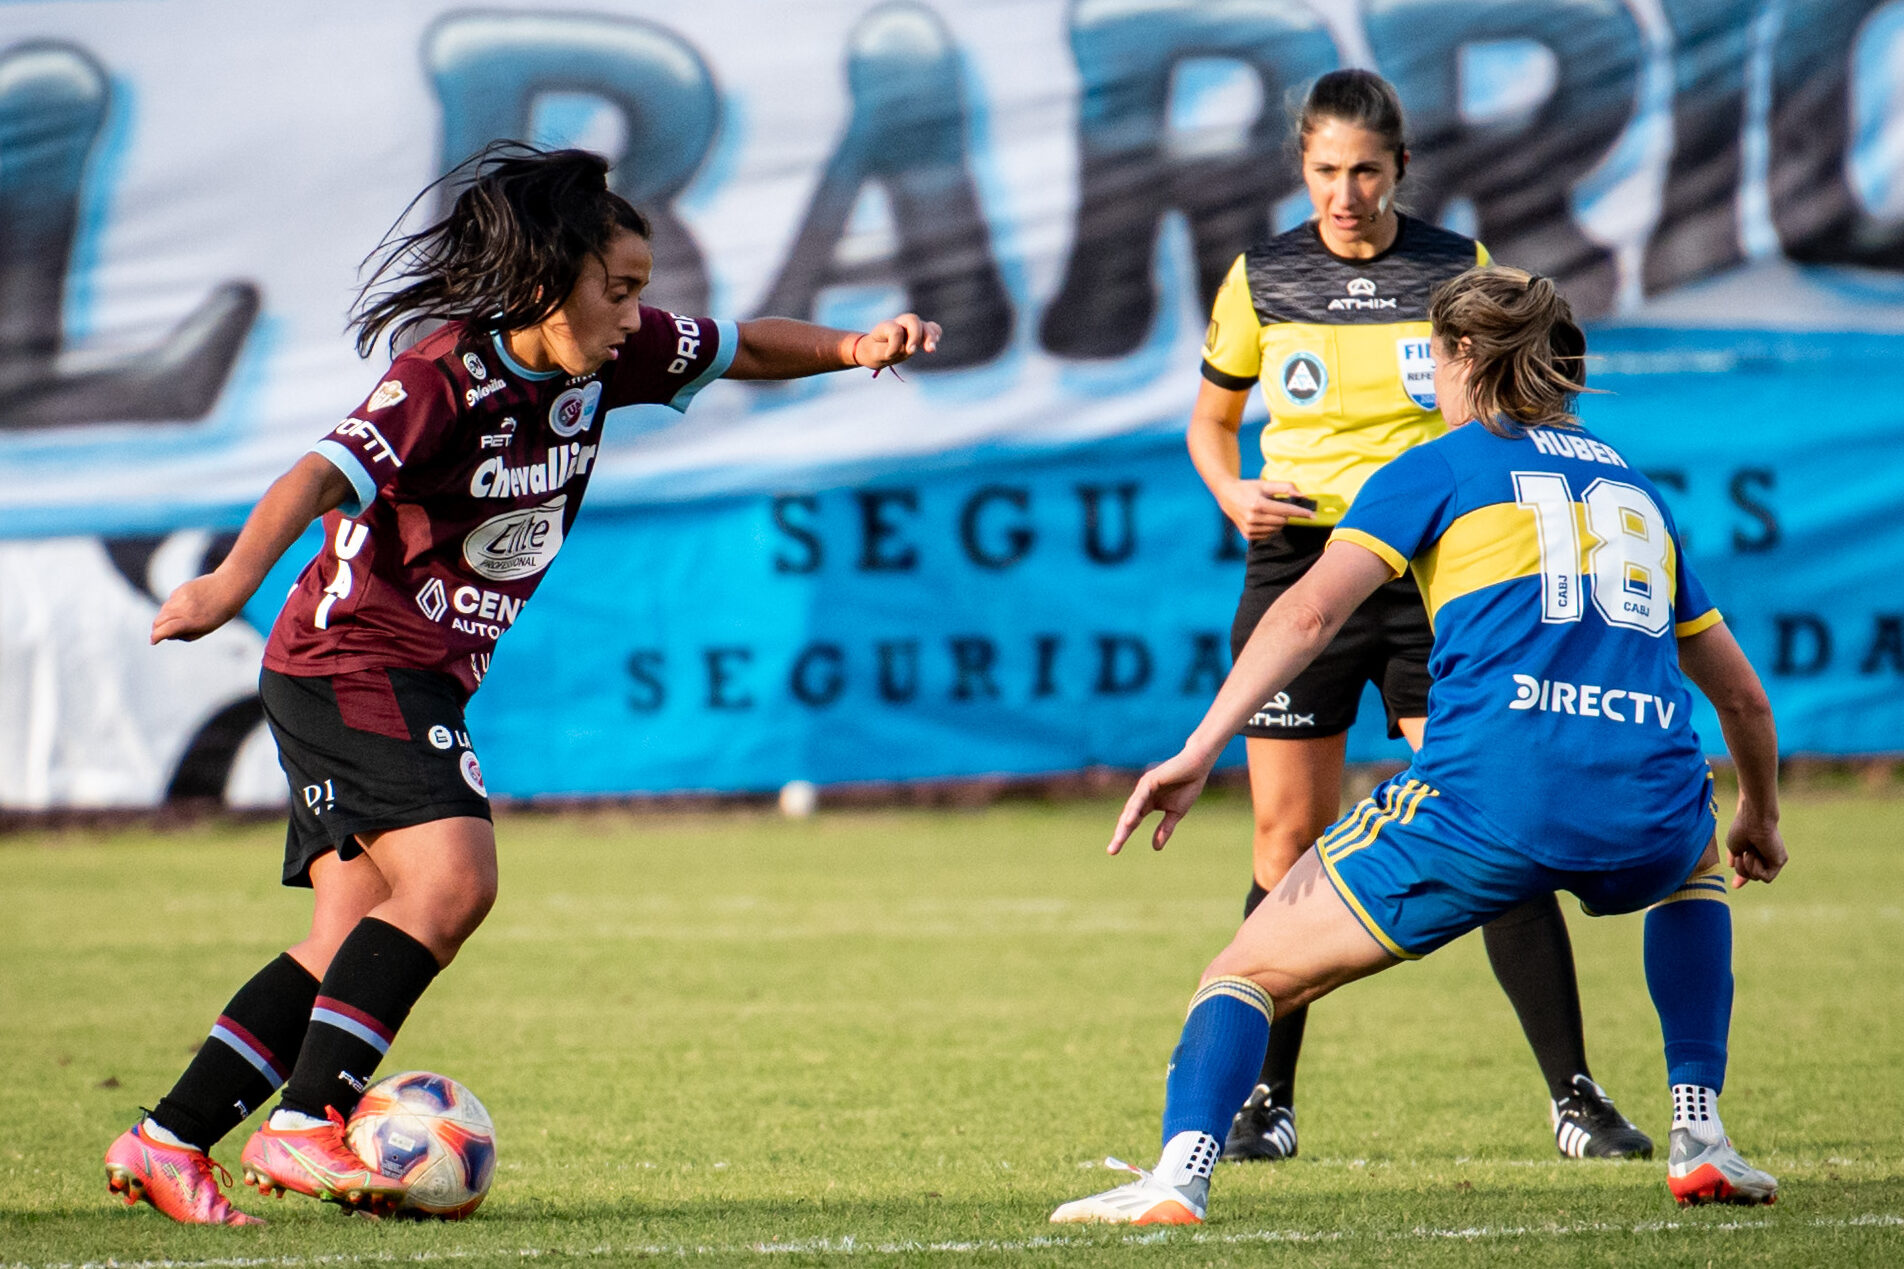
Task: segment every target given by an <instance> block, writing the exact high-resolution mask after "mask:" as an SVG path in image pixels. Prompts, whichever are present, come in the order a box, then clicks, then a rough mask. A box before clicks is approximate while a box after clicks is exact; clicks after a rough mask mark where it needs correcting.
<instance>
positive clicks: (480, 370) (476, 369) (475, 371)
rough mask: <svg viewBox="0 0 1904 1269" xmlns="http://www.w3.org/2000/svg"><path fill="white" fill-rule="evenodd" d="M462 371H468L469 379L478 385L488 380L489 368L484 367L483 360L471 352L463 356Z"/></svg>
mask: <svg viewBox="0 0 1904 1269" xmlns="http://www.w3.org/2000/svg"><path fill="white" fill-rule="evenodd" d="M463 369H465V370H467V371H469V377H470V378H472V379H474V380H476V382H478V383H481V382H482V381H483V380H485V379H487V378H489V367H488V366H485V365H484V364H483V359H482V358H481V357H478V356H477V355H476V354H475V353H473V352H471V353H464V354H463Z"/></svg>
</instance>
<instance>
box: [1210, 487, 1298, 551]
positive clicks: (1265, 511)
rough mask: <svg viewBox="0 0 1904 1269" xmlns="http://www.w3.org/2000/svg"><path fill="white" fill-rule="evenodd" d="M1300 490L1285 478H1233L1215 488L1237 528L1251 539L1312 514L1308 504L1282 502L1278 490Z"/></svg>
mask: <svg viewBox="0 0 1904 1269" xmlns="http://www.w3.org/2000/svg"><path fill="white" fill-rule="evenodd" d="M1301 492H1302V491H1301V490H1299V489H1297V488H1296V487H1295V486H1294V485H1292V484H1290V483H1289V482H1288V481H1286V480H1241V479H1239V480H1233V481H1231V482H1229V483H1228V484H1226V485H1224V486H1222V487H1221V488H1220V489H1218V490H1217V502H1218V503H1219V504H1220V505H1221V506H1222V508H1223V514H1224V515H1226V516H1228V517H1229V518H1230V523H1231V524H1233V525H1235V526H1236V531H1237V532H1238V533H1241V534H1242V535H1243V536H1244V537H1245V538H1248V539H1249V540H1250V541H1252V542H1253V541H1256V540H1257V539H1259V538H1266V537H1268V536H1269V535H1270V534H1272V533H1274V532H1276V531H1277V530H1278V529H1280V528H1282V527H1283V526H1284V525H1285V524H1288V523H1289V522H1290V521H1291V520H1295V519H1299V518H1306V517H1308V516H1311V515H1314V514H1315V513H1314V512H1312V511H1310V510H1309V508H1307V507H1304V506H1301V505H1299V504H1297V503H1293V502H1282V501H1279V500H1278V499H1277V495H1278V494H1298V495H1300V493H1301Z"/></svg>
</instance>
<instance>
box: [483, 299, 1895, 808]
mask: <svg viewBox="0 0 1904 1269" xmlns="http://www.w3.org/2000/svg"><path fill="white" fill-rule="evenodd" d="M1593 347H1594V351H1595V353H1596V355H1597V356H1596V367H1597V368H1596V370H1595V371H1594V372H1593V374H1592V378H1593V380H1594V382H1595V384H1596V385H1597V386H1599V387H1601V388H1603V389H1604V390H1605V393H1606V395H1601V396H1594V397H1590V398H1588V399H1587V401H1586V403H1585V406H1584V413H1585V416H1586V419H1587V421H1588V423H1589V424H1590V425H1591V426H1592V427H1594V428H1595V429H1597V430H1598V431H1599V432H1600V434H1601V435H1603V436H1605V437H1606V438H1607V439H1609V440H1610V441H1612V442H1613V443H1614V444H1615V445H1616V446H1618V447H1619V448H1620V449H1621V450H1622V452H1623V453H1625V454H1626V456H1627V457H1628V458H1629V460H1631V461H1632V462H1633V463H1634V465H1635V466H1637V467H1640V468H1641V469H1643V470H1644V471H1646V472H1647V473H1648V475H1649V476H1651V477H1652V478H1653V479H1654V480H1655V481H1656V482H1657V483H1658V484H1659V485H1660V487H1661V489H1662V491H1663V492H1664V493H1665V494H1666V495H1667V497H1668V500H1669V502H1670V503H1671V505H1672V507H1673V510H1674V513H1675V515H1676V517H1677V518H1678V520H1679V522H1680V524H1681V526H1682V529H1683V532H1684V536H1685V540H1686V547H1687V554H1688V558H1689V559H1690V561H1691V563H1692V565H1693V567H1694V568H1695V569H1697V570H1698V572H1699V574H1700V576H1701V577H1702V579H1703V580H1704V581H1705V582H1706V584H1707V586H1708V588H1709V589H1710V590H1711V592H1712V594H1713V595H1714V597H1715V599H1716V601H1717V602H1718V603H1719V605H1720V607H1721V609H1722V610H1723V611H1724V612H1725V613H1726V614H1727V619H1728V621H1729V622H1730V624H1731V626H1732V628H1733V629H1734V631H1735V632H1736V633H1737V635H1738V637H1739V639H1740V641H1741V643H1742V644H1743V645H1744V646H1745V648H1746V650H1747V652H1748V654H1749V655H1750V656H1751V657H1752V659H1753V661H1754V663H1755V664H1756V665H1757V666H1758V668H1759V671H1760V673H1761V675H1762V676H1763V677H1764V679H1765V681H1766V683H1767V686H1768V688H1769V689H1770V691H1771V694H1772V697H1773V702H1774V706H1775V708H1776V709H1777V711H1778V715H1779V720H1780V733H1781V741H1782V747H1783V748H1784V749H1785V750H1786V751H1787V752H1799V753H1814V754H1855V753H1872V752H1896V751H1897V750H1898V749H1900V748H1904V588H1900V586H1899V585H1898V583H1897V582H1896V580H1895V578H1896V570H1895V565H1894V563H1893V561H1895V560H1896V559H1898V558H1900V557H1901V556H1904V517H1900V515H1899V514H1898V508H1899V507H1900V505H1901V504H1904V492H1901V490H1900V483H1901V482H1904V468H1901V467H1900V464H1899V461H1898V452H1899V451H1898V438H1899V437H1900V436H1904V403H1898V402H1892V403H1890V404H1889V405H1888V406H1887V407H1886V408H1884V409H1879V410H1873V409H1872V408H1871V401H1870V397H1869V393H1868V387H1867V385H1869V384H1870V383H1872V382H1876V381H1881V380H1882V379H1884V378H1887V377H1892V378H1894V377H1895V375H1896V365H1897V360H1896V359H1897V357H1898V356H1899V355H1900V353H1904V340H1900V339H1898V338H1896V337H1875V336H1860V335H1852V334H1843V335H1815V336H1799V335H1790V334H1770V335H1765V336H1763V337H1758V338H1754V339H1746V340H1742V339H1741V338H1740V336H1739V333H1738V332H1736V331H1710V332H1700V331H1661V330H1632V329H1610V330H1599V331H1596V332H1594V334H1593ZM1252 440H1253V437H1251V436H1250V435H1248V434H1246V435H1245V437H1244V445H1245V449H1246V452H1247V450H1248V448H1249V446H1250V445H1251V443H1252ZM1241 548H1242V544H1241V542H1240V540H1239V539H1237V538H1236V536H1235V535H1234V533H1233V532H1231V531H1230V530H1229V529H1228V526H1227V525H1226V523H1225V522H1224V521H1223V519H1222V517H1221V516H1220V515H1219V514H1218V512H1217V510H1216V508H1215V505H1214V503H1213V502H1212V501H1211V499H1210V498H1209V496H1208V495H1207V493H1206V492H1205V491H1204V489H1203V486H1202V484H1201V483H1200V482H1199V481H1198V479H1197V477H1196V474H1195V472H1194V471H1193V470H1192V469H1191V467H1190V464H1189V461H1188V458H1187V457H1186V455H1185V452H1184V449H1183V446H1182V442H1181V440H1180V439H1179V438H1178V437H1177V436H1175V435H1174V434H1160V435H1152V436H1148V437H1137V438H1125V439H1121V440H1117V441H1106V442H1099V443H1095V444H1090V445H1084V446H1079V447H1077V448H1075V449H1072V450H1069V451H1067V452H1065V453H1063V454H1051V455H1044V456H1040V457H1033V458H1025V457H1014V456H1005V455H997V454H990V455H988V454H984V453H972V452H968V453H965V454H960V455H948V456H943V457H942V458H941V459H940V460H939V461H937V462H935V463H933V464H931V465H924V466H920V467H918V468H915V469H912V470H908V471H905V472H891V473H887V474H885V475H884V476H883V477H882V478H881V479H878V480H875V481H870V482H867V483H863V484H858V485H854V486H851V487H836V488H826V489H813V490H807V491H799V492H784V493H779V494H772V495H760V496H750V497H732V498H716V499H709V500H705V501H701V502H694V503H687V504H681V505H673V506H664V507H653V508H645V509H643V508H606V507H605V508H600V509H591V510H589V511H585V512H584V514H583V518H582V522H581V523H580V524H579V525H578V526H577V529H576V531H575V533H574V534H573V536H572V538H571V540H570V544H569V545H568V546H567V547H566V548H565V550H564V552H563V556H562V559H561V561H560V563H559V564H558V565H557V566H556V568H555V570H554V574H553V575H552V576H551V577H550V579H549V581H548V582H547V583H546V584H545V585H544V586H543V588H542V590H541V591H540V592H539V593H538V594H537V596H536V599H535V601H534V603H533V604H531V605H530V606H529V608H528V609H527V610H525V613H524V615H523V617H522V618H521V619H520V620H519V621H518V622H517V624H516V626H515V628H514V629H513V630H512V631H511V632H510V634H509V637H508V638H507V639H506V640H505V641H504V643H503V645H502V648H501V650H500V651H499V652H498V655H497V657H496V660H495V663H494V665H493V667H492V669H491V673H490V677H489V679H488V681H487V683H486V684H485V686H484V688H483V691H482V692H481V693H480V694H479V696H478V697H477V698H476V701H475V703H474V705H473V707H472V709H471V720H472V725H473V727H474V730H475V734H476V736H477V739H478V742H479V745H480V746H481V749H482V753H483V757H484V761H485V763H486V769H487V770H488V771H489V773H490V783H491V786H492V787H493V788H495V789H498V790H500V791H502V792H506V793H518V794H529V793H549V794H606V793H617V792H626V791H663V790H681V789H706V790H719V791H732V790H761V789H771V788H774V787H777V786H778V785H780V784H781V783H783V782H784V781H787V780H790V779H809V780H813V781H816V782H820V783H832V782H843V781H881V780H908V779H921V778H934V777H958V776H979V775H987V774H995V773H1009V774H1015V775H1025V774H1035V773H1041V772H1058V771H1071V770H1076V769H1078V768H1081V767H1085V766H1089V765H1093V764H1107V765H1111V766H1122V767H1138V766H1142V765H1144V764H1146V763H1149V762H1154V761H1157V760H1159V759H1161V758H1163V757H1165V756H1167V755H1168V754H1170V753H1171V752H1173V751H1174V750H1175V748H1176V746H1177V745H1178V744H1179V743H1181V741H1182V739H1183V737H1184V736H1185V734H1186V733H1187V732H1188V731H1189V729H1190V728H1191V727H1192V726H1194V724H1195V722H1196V720H1197V719H1198V718H1199V717H1200V716H1201V714H1202V711H1203V709H1204V707H1205V706H1206V705H1207V704H1208V701H1209V699H1210V696H1211V695H1212V693H1213V692H1214V690H1215V688H1216V686H1217V684H1218V683H1219V682H1220V681H1221V678H1222V675H1223V674H1224V673H1226V672H1227V670H1228V666H1229V627H1230V618H1231V614H1232V612H1233V610H1234V607H1235V603H1236V599H1237V594H1238V592H1239V590H1240V588H1241V583H1242V549H1241ZM1697 724H1698V726H1699V728H1700V734H1701V736H1702V737H1703V738H1704V739H1705V741H1706V743H1707V747H1708V749H1709V750H1711V751H1712V752H1715V753H1718V752H1722V751H1723V750H1722V745H1721V741H1720V736H1719V732H1718V729H1717V725H1716V722H1715V720H1714V719H1713V717H1712V715H1711V713H1710V710H1709V709H1708V708H1707V707H1706V706H1705V705H1704V703H1703V701H1701V703H1700V712H1699V715H1698V717H1697ZM1349 754H1350V757H1351V759H1352V760H1358V761H1361V760H1373V759H1379V758H1401V757H1404V756H1405V754H1406V748H1405V746H1403V745H1401V744H1400V743H1399V742H1395V741H1390V740H1388V739H1387V738H1386V736H1385V733H1384V728H1383V726H1382V713H1381V708H1380V705H1379V702H1378V700H1377V698H1375V697H1374V696H1373V694H1372V693H1371V694H1370V695H1369V696H1368V697H1367V698H1366V699H1365V701H1364V705H1363V709H1362V717H1361V718H1360V719H1359V720H1358V722H1357V724H1356V726H1355V729H1354V730H1353V731H1352V732H1351V735H1350V746H1349ZM1238 757H1240V754H1239V752H1237V751H1236V750H1233V751H1232V754H1231V755H1230V758H1231V760H1232V761H1234V760H1236V759H1237V758H1238Z"/></svg>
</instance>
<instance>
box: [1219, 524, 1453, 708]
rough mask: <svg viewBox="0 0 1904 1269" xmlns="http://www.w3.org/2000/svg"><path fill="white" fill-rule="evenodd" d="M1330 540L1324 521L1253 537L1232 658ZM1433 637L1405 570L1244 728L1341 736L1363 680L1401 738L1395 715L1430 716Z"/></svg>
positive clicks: (1232, 638) (1234, 625) (1234, 628)
mask: <svg viewBox="0 0 1904 1269" xmlns="http://www.w3.org/2000/svg"><path fill="white" fill-rule="evenodd" d="M1328 541H1329V530H1328V529H1326V528H1320V527H1313V526H1308V525H1294V526H1291V527H1288V528H1285V529H1283V530H1282V531H1281V532H1279V533H1276V534H1273V535H1272V536H1270V537H1267V538H1259V539H1257V540H1256V541H1254V542H1251V543H1250V548H1249V565H1248V569H1247V571H1246V573H1245V575H1244V581H1243V598H1242V599H1241V600H1240V601H1238V603H1237V605H1236V620H1235V621H1234V622H1232V623H1231V625H1230V656H1231V658H1232V659H1234V658H1235V657H1236V656H1237V655H1238V654H1239V653H1241V652H1242V651H1243V645H1244V644H1245V643H1247V642H1248V641H1249V637H1250V634H1251V632H1252V631H1254V630H1255V629H1256V623H1257V622H1258V621H1260V620H1262V617H1263V614H1264V613H1265V612H1267V611H1269V606H1270V605H1271V604H1273V603H1275V602H1276V598H1277V596H1279V595H1281V594H1282V593H1283V592H1284V591H1285V590H1288V589H1289V587H1290V586H1292V585H1293V584H1294V583H1295V581H1296V579H1297V578H1299V577H1301V576H1302V575H1303V574H1304V573H1306V572H1308V571H1309V566H1310V565H1311V564H1314V563H1315V562H1316V560H1317V559H1318V558H1320V557H1321V555H1322V548H1323V546H1324V545H1325V544H1327V542H1328ZM1434 642H1435V635H1434V631H1433V630H1431V629H1430V628H1429V626H1428V610H1427V609H1426V608H1424V607H1423V606H1422V602H1421V592H1420V591H1419V590H1417V589H1416V588H1415V579H1414V577H1413V576H1411V575H1409V574H1406V573H1404V574H1403V575H1402V576H1401V577H1398V578H1396V579H1395V580H1394V581H1392V582H1390V583H1388V584H1387V585H1386V586H1384V587H1382V588H1381V589H1380V590H1378V591H1376V592H1375V593H1374V594H1373V595H1371V596H1369V598H1368V600H1367V602H1365V603H1364V604H1363V605H1362V606H1361V607H1360V608H1358V609H1356V610H1355V614H1354V615H1353V616H1351V617H1350V618H1349V619H1348V621H1347V622H1346V623H1345V624H1344V625H1343V627H1342V629H1341V630H1340V631H1338V632H1337V633H1336V636H1335V639H1334V640H1333V641H1332V642H1331V643H1330V644H1329V646H1328V647H1327V648H1325V649H1323V651H1322V655H1321V656H1319V657H1317V658H1316V659H1315V661H1314V662H1312V663H1311V664H1310V666H1309V668H1308V669H1306V670H1304V671H1303V672H1302V673H1301V674H1298V675H1297V676H1296V679H1295V681H1294V682H1293V683H1291V684H1290V685H1289V686H1288V687H1287V688H1285V689H1283V690H1282V691H1280V692H1278V693H1277V694H1276V695H1275V696H1274V697H1273V698H1272V699H1270V700H1269V701H1266V702H1265V703H1264V705H1263V707H1262V708H1261V709H1259V710H1257V711H1256V713H1255V715H1254V716H1253V717H1251V719H1250V720H1249V722H1247V723H1245V724H1244V725H1243V731H1242V734H1243V735H1245V736H1260V737H1263V738H1265V739H1272V740H1274V739H1281V740H1299V739H1313V738H1315V737H1318V736H1339V735H1341V734H1342V733H1343V732H1345V731H1347V730H1348V729H1349V724H1351V723H1353V722H1354V721H1355V712H1356V707H1357V706H1358V705H1359V704H1360V703H1361V700H1362V685H1363V684H1364V683H1373V684H1375V686H1376V687H1377V688H1378V689H1379V690H1380V691H1381V693H1382V704H1383V705H1384V706H1385V707H1386V709H1387V712H1388V734H1389V736H1390V737H1393V738H1396V739H1399V738H1400V736H1401V734H1402V733H1401V728H1400V727H1399V726H1397V725H1396V724H1397V721H1398V720H1400V719H1403V718H1423V717H1426V716H1427V713H1428V684H1429V678H1428V651H1429V649H1430V648H1432V647H1433V646H1434Z"/></svg>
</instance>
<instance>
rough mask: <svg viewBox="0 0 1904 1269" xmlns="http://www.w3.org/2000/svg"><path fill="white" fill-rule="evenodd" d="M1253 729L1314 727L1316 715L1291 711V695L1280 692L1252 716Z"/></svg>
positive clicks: (1250, 721)
mask: <svg viewBox="0 0 1904 1269" xmlns="http://www.w3.org/2000/svg"><path fill="white" fill-rule="evenodd" d="M1249 725H1250V726H1252V727H1313V726H1315V725H1316V716H1315V715H1314V714H1296V713H1292V712H1290V709H1289V693H1287V692H1278V693H1276V695H1274V696H1272V697H1270V698H1269V701H1268V703H1266V704H1265V705H1264V706H1263V707H1262V708H1261V709H1259V710H1257V711H1256V712H1255V713H1254V714H1251V715H1250V720H1249Z"/></svg>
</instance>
